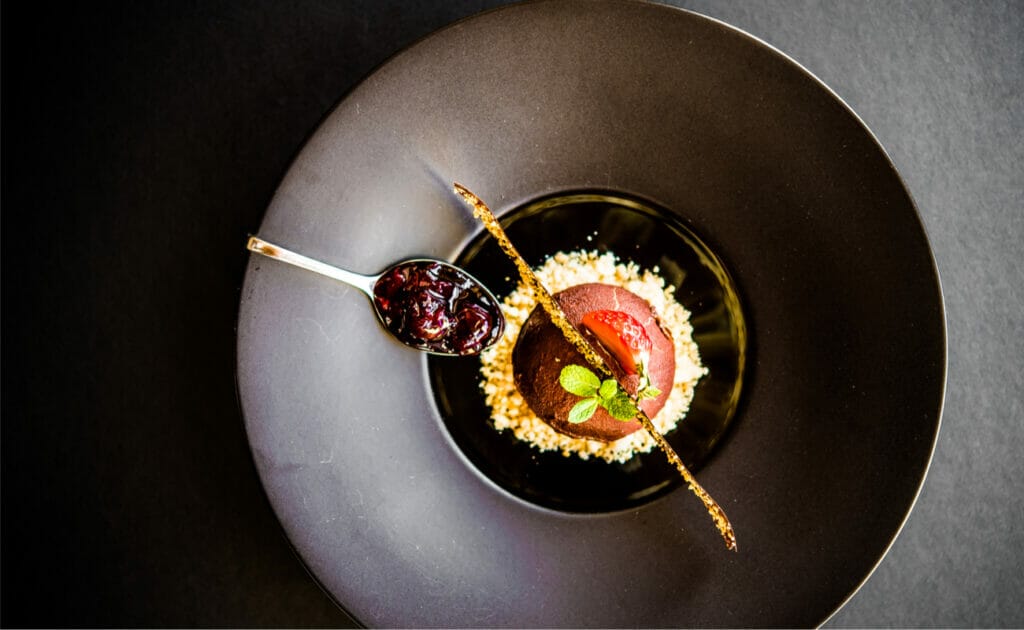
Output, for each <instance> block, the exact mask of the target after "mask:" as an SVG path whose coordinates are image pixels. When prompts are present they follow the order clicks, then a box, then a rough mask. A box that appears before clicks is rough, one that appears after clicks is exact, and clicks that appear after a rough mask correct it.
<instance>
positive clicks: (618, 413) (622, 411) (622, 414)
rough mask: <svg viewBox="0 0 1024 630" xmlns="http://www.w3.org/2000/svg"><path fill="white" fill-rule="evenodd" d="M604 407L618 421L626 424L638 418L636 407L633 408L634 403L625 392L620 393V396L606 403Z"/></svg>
mask: <svg viewBox="0 0 1024 630" xmlns="http://www.w3.org/2000/svg"><path fill="white" fill-rule="evenodd" d="M602 406H603V407H604V408H605V409H607V410H608V413H609V414H610V415H611V417H613V418H615V419H616V420H622V421H623V422H626V421H629V420H632V419H633V418H635V417H636V407H634V406H633V401H632V400H630V399H629V396H627V395H626V394H625V393H624V392H620V393H619V395H618V396H615V397H614V398H612V399H611V400H608V401H606V402H605V404H604V405H602Z"/></svg>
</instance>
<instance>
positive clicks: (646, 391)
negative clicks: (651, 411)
mask: <svg viewBox="0 0 1024 630" xmlns="http://www.w3.org/2000/svg"><path fill="white" fill-rule="evenodd" d="M658 396H661V390H660V389H658V388H657V387H655V386H654V385H649V386H648V387H645V388H643V389H642V390H641V391H640V398H641V399H644V398H657V397H658Z"/></svg>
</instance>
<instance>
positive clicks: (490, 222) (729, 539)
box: [453, 183, 737, 551]
mask: <svg viewBox="0 0 1024 630" xmlns="http://www.w3.org/2000/svg"><path fill="white" fill-rule="evenodd" d="M453 187H454V189H455V192H456V194H458V195H459V196H460V197H461V198H462V199H463V201H465V202H466V203H467V204H468V205H470V206H471V207H472V208H473V216H474V217H476V218H477V219H480V221H482V222H483V224H484V227H485V228H487V231H488V232H490V233H491V236H493V237H494V238H495V239H496V240H497V241H498V246H499V247H501V249H502V250H503V251H504V252H505V253H506V254H507V255H508V256H509V258H511V259H512V261H513V262H514V263H515V265H516V268H517V269H518V271H519V275H520V277H521V278H522V279H523V282H525V283H526V285H527V286H528V287H529V288H530V291H532V292H533V295H534V297H535V298H536V299H537V301H538V302H539V303H540V305H541V307H542V308H543V309H544V310H545V311H546V312H547V314H548V316H549V317H550V318H551V322H552V323H553V324H554V325H555V326H556V327H557V328H558V329H559V330H560V331H561V333H562V335H564V336H565V338H566V339H567V340H568V341H569V342H570V343H571V344H572V345H573V346H574V347H575V348H576V349H577V350H578V351H579V352H580V354H582V355H583V357H584V358H585V359H586V360H587V361H588V362H589V363H590V364H591V365H592V366H593V367H594V368H595V369H597V370H598V371H599V372H600V373H601V374H602V375H603V378H609V377H611V378H614V376H613V375H612V373H611V371H610V370H609V369H608V368H607V366H605V364H604V360H603V359H602V358H601V356H600V355H599V354H597V352H595V351H594V349H593V348H592V347H591V346H590V344H589V343H588V342H587V340H586V339H584V338H583V335H581V334H580V333H579V331H577V330H576V328H575V327H574V326H573V325H572V324H570V323H569V320H568V318H566V316H565V313H564V312H563V311H562V308H561V307H560V306H559V305H558V302H556V301H555V300H554V298H552V297H551V294H550V293H549V292H548V290H547V289H546V288H545V287H544V285H543V284H541V282H540V280H539V279H538V278H537V276H536V275H535V274H534V273H533V269H531V268H530V265H528V264H527V263H526V261H525V260H523V257H522V256H521V255H520V254H519V251H518V250H516V248H515V246H514V245H513V244H512V241H511V240H509V238H508V235H507V234H506V233H505V230H504V229H502V227H501V224H500V223H498V220H497V219H496V218H495V216H494V214H493V213H492V212H491V210H490V208H488V207H487V204H485V203H484V202H483V201H482V200H481V199H480V198H479V197H477V196H476V195H475V194H473V193H472V192H470V190H469V189H467V188H466V187H465V186H463V185H461V184H459V183H454V184H453ZM623 389H624V390H625V388H623ZM627 395H629V394H628V391H627ZM630 399H631V400H632V401H633V405H634V406H635V407H636V409H637V412H638V413H637V419H639V420H640V424H641V425H642V426H643V428H644V429H645V430H646V431H647V432H648V433H649V434H650V435H651V437H652V438H654V441H655V443H656V444H657V445H658V448H660V449H661V450H662V452H664V453H665V456H666V457H667V458H668V461H669V462H670V463H671V464H672V465H673V466H675V468H676V470H678V471H679V474H680V475H682V477H683V480H684V481H685V482H686V485H687V487H688V488H689V489H690V491H691V492H693V493H694V494H695V495H697V498H699V499H700V500H701V502H702V503H703V504H704V507H705V508H706V509H707V511H708V513H709V514H710V515H711V519H712V520H713V521H714V522H715V526H716V527H717V528H718V531H719V532H720V533H721V535H722V538H723V539H724V540H725V546H726V547H727V548H728V549H729V550H730V551H736V550H737V547H736V533H735V532H734V531H733V528H732V523H730V522H729V517H728V516H726V514H725V510H723V509H722V507H721V506H720V505H718V502H717V501H715V499H714V498H713V497H712V496H711V495H710V494H708V492H707V491H706V490H705V489H704V488H703V487H702V486H701V485H700V484H699V483H697V480H696V479H695V478H694V476H693V474H692V473H691V472H690V471H689V469H688V468H687V467H686V464H684V463H683V460H682V459H681V458H680V457H679V455H678V454H677V453H676V452H675V449H673V448H672V445H671V444H669V443H668V441H667V440H665V437H664V436H663V435H662V434H661V432H660V431H658V429H657V428H656V427H655V426H654V423H653V422H652V421H651V418H650V417H649V416H648V415H647V413H646V412H645V411H644V410H643V409H642V408H641V407H640V401H639V400H638V398H637V396H636V395H630Z"/></svg>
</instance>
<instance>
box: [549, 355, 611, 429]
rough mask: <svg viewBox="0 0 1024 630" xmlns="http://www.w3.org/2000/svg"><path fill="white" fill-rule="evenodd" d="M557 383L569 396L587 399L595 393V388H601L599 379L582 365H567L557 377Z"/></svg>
mask: <svg viewBox="0 0 1024 630" xmlns="http://www.w3.org/2000/svg"><path fill="white" fill-rule="evenodd" d="M558 383H559V384H560V385H561V386H562V389H564V390H565V391H567V392H569V393H570V394H576V395H577V396H583V397H588V398H589V397H590V396H593V395H594V394H596V393H597V388H598V387H600V386H601V379H599V378H597V375H596V374H594V373H593V372H591V371H590V370H588V369H587V368H585V367H583V366H582V365H567V366H565V367H564V368H562V372H561V373H560V374H559V375H558ZM591 413H593V412H591ZM587 417H588V418H589V417H590V416H587ZM581 422H582V421H581Z"/></svg>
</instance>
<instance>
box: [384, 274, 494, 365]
mask: <svg viewBox="0 0 1024 630" xmlns="http://www.w3.org/2000/svg"><path fill="white" fill-rule="evenodd" d="M373 298H374V299H373V301H374V304H375V305H376V307H377V311H378V312H379V313H380V316H381V320H382V321H383V322H384V325H385V326H386V327H387V328H388V330H390V331H391V332H392V333H394V334H395V336H397V337H398V338H399V339H400V340H402V341H403V342H404V343H406V344H409V345H411V346H415V347H418V348H421V349H423V350H428V351H431V352H438V353H443V354H458V355H471V354H477V353H479V352H480V351H481V350H483V349H484V348H486V347H487V346H489V345H491V344H492V343H494V342H495V341H497V340H498V338H499V337H500V336H501V333H502V331H503V330H504V327H505V319H504V317H502V315H501V310H500V308H499V306H498V304H497V302H496V301H495V300H494V298H493V297H492V296H491V295H490V294H489V293H487V291H486V290H485V289H483V288H482V287H481V285H480V284H479V283H478V282H477V281H476V280H474V279H473V278H472V277H471V276H470V275H469V274H467V273H465V272H462V271H460V270H459V269H457V268H455V267H450V266H447V265H442V264H440V263H437V262H434V261H430V260H413V261H409V262H407V263H402V264H399V265H397V266H395V267H394V268H392V269H391V270H389V271H388V272H387V273H385V274H384V275H383V276H381V277H380V279H379V280H377V282H376V283H375V284H374V286H373Z"/></svg>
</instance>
